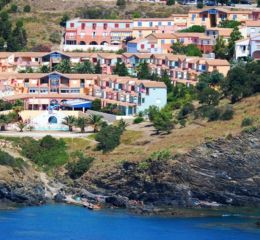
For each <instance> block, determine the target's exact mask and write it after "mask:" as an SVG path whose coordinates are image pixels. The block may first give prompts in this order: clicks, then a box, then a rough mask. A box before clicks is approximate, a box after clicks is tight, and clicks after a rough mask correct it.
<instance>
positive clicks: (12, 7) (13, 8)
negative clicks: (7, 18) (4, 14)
mask: <svg viewBox="0 0 260 240" xmlns="http://www.w3.org/2000/svg"><path fill="white" fill-rule="evenodd" d="M9 11H10V12H11V13H17V12H18V7H17V5H16V4H12V5H11V7H10V10H9Z"/></svg>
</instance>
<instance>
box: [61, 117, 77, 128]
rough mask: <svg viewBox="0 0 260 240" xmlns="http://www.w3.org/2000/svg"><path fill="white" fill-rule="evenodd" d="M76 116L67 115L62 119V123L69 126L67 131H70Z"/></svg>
mask: <svg viewBox="0 0 260 240" xmlns="http://www.w3.org/2000/svg"><path fill="white" fill-rule="evenodd" d="M75 121H76V118H75V117H74V116H67V117H65V118H64V119H63V121H62V124H63V125H66V126H68V127H69V131H70V132H72V130H73V126H74V124H75Z"/></svg>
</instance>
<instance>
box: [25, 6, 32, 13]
mask: <svg viewBox="0 0 260 240" xmlns="http://www.w3.org/2000/svg"><path fill="white" fill-rule="evenodd" d="M23 11H24V12H25V13H29V12H31V6H30V5H25V6H24V8H23Z"/></svg>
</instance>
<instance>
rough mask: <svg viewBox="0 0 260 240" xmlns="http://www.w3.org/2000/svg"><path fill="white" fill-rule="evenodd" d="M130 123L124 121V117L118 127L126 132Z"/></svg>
mask: <svg viewBox="0 0 260 240" xmlns="http://www.w3.org/2000/svg"><path fill="white" fill-rule="evenodd" d="M128 125H129V124H128V123H127V122H126V121H124V120H123V119H120V120H119V123H118V127H119V128H120V129H121V131H122V132H124V131H125V130H126V128H127V126H128Z"/></svg>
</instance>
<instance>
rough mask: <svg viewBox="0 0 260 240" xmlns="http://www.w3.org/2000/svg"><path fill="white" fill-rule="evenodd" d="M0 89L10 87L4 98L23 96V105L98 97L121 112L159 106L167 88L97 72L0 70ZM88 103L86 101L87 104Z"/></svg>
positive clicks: (42, 106)
mask: <svg viewBox="0 0 260 240" xmlns="http://www.w3.org/2000/svg"><path fill="white" fill-rule="evenodd" d="M0 82H1V83H2V88H1V92H4V91H7V89H8V91H9V93H10V91H11V90H10V89H12V92H13V94H8V95H6V96H5V97H4V99H5V100H7V101H15V100H17V99H22V100H24V104H25V109H31V110H32V109H33V110H45V109H49V108H48V107H49V106H50V105H51V103H52V102H55V104H56V105H59V106H63V103H64V102H66V101H72V100H79V99H81V100H85V101H93V100H95V99H97V98H98V99H100V100H101V103H102V106H103V107H105V106H107V105H109V104H111V105H117V106H118V107H119V108H120V110H121V111H122V112H123V113H124V114H125V115H132V114H135V113H137V112H139V111H143V110H145V109H147V108H149V106H151V105H156V106H158V107H159V108H162V107H164V106H165V104H166V99H167V91H166V86H165V84H164V83H162V82H153V81H149V80H138V79H135V78H130V77H119V76H116V75H97V74H61V73H59V72H52V73H48V74H46V73H0ZM88 105H89V104H88Z"/></svg>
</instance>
